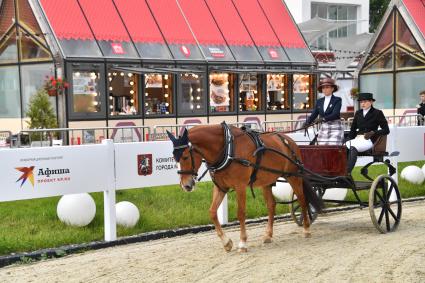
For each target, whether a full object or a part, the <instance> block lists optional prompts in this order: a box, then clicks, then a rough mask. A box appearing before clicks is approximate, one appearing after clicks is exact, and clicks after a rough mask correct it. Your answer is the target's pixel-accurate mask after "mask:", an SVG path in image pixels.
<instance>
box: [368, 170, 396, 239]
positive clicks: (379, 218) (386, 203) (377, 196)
mask: <svg viewBox="0 0 425 283" xmlns="http://www.w3.org/2000/svg"><path fill="white" fill-rule="evenodd" d="M369 213H370V218H371V219H372V223H373V225H375V227H376V229H378V231H379V232H381V233H383V234H385V233H387V232H393V231H395V230H396V229H397V227H398V224H399V223H400V219H401V197H400V192H399V190H398V186H397V184H396V182H395V181H394V179H393V178H391V177H390V176H388V175H380V176H378V177H377V178H376V179H375V180H374V181H373V183H372V186H371V187H370V191H369Z"/></svg>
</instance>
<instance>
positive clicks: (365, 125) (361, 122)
mask: <svg viewBox="0 0 425 283" xmlns="http://www.w3.org/2000/svg"><path fill="white" fill-rule="evenodd" d="M378 127H381V129H380V130H378ZM370 131H374V132H375V134H374V135H373V136H372V137H371V140H372V142H373V143H374V142H375V141H376V139H377V138H378V136H383V135H388V134H389V133H390V129H389V128H388V122H387V119H386V118H385V116H384V113H383V112H382V111H381V110H379V109H376V108H373V106H372V107H370V110H369V112H367V114H366V116H365V117H363V109H360V110H357V111H356V114H354V120H353V123H352V124H351V129H350V134H349V138H350V139H354V138H355V137H356V136H357V135H362V134H364V133H367V132H370Z"/></svg>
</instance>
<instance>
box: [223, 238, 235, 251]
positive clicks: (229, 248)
mask: <svg viewBox="0 0 425 283" xmlns="http://www.w3.org/2000/svg"><path fill="white" fill-rule="evenodd" d="M232 248H233V242H232V240H231V239H229V240H228V241H227V243H226V244H225V245H224V250H225V251H226V252H230V251H231V250H232Z"/></svg>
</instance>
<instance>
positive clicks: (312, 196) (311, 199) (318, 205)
mask: <svg viewBox="0 0 425 283" xmlns="http://www.w3.org/2000/svg"><path fill="white" fill-rule="evenodd" d="M303 192H304V196H305V198H306V201H307V204H311V205H312V206H313V207H314V209H316V211H317V212H319V213H320V212H322V208H323V207H324V205H323V201H322V199H321V198H319V196H318V195H317V194H316V192H315V191H314V190H313V187H312V186H311V184H310V182H309V181H308V180H306V179H303Z"/></svg>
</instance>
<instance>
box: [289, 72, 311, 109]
mask: <svg viewBox="0 0 425 283" xmlns="http://www.w3.org/2000/svg"><path fill="white" fill-rule="evenodd" d="M313 86H314V81H313V76H312V75H293V83H292V91H293V109H294V110H305V109H312V108H313V103H312V101H313V93H314V89H313Z"/></svg>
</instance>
